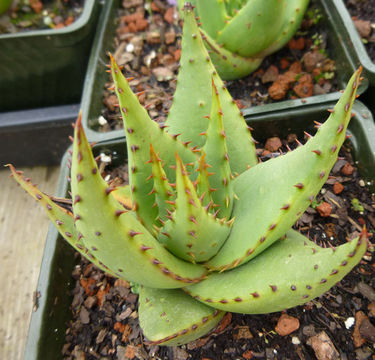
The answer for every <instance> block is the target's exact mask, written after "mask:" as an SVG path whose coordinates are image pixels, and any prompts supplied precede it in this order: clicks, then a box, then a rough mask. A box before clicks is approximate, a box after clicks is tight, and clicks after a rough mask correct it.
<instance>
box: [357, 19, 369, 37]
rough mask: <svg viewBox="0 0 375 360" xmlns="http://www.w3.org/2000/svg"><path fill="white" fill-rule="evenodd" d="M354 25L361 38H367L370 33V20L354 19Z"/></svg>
mask: <svg viewBox="0 0 375 360" xmlns="http://www.w3.org/2000/svg"><path fill="white" fill-rule="evenodd" d="M353 22H354V25H355V27H356V29H357V31H358V32H359V35H360V36H361V37H363V38H368V37H369V36H370V34H371V22H370V21H368V20H359V19H358V20H354V21H353Z"/></svg>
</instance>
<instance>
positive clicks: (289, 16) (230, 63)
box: [178, 0, 309, 80]
mask: <svg viewBox="0 0 375 360" xmlns="http://www.w3.org/2000/svg"><path fill="white" fill-rule="evenodd" d="M192 3H193V4H194V5H196V10H195V11H196V14H197V15H198V16H199V21H201V33H202V36H203V38H204V40H205V45H206V47H207V49H209V51H210V56H211V60H212V61H213V63H214V65H215V67H216V68H217V70H218V72H219V75H220V76H221V77H222V78H223V79H224V80H233V79H237V78H241V77H244V76H246V75H248V74H250V73H251V72H253V71H254V70H255V69H256V68H258V66H259V65H260V64H261V62H262V61H263V59H264V57H266V56H267V55H269V54H272V53H273V52H275V51H277V50H279V49H281V48H282V47H283V46H284V45H285V44H286V43H287V42H288V41H289V40H290V39H291V38H292V36H293V35H294V33H295V32H296V31H297V29H298V28H299V26H300V24H301V21H302V19H303V16H304V13H305V10H306V8H307V6H308V3H309V0H281V1H280V0H268V1H264V0H224V1H223V0H194V1H193V2H192ZM183 4H184V1H183V0H179V1H178V5H179V8H180V9H182V7H183Z"/></svg>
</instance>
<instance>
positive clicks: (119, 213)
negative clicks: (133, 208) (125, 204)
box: [115, 210, 126, 216]
mask: <svg viewBox="0 0 375 360" xmlns="http://www.w3.org/2000/svg"><path fill="white" fill-rule="evenodd" d="M125 213H126V210H116V211H115V215H116V216H120V215H122V214H125Z"/></svg>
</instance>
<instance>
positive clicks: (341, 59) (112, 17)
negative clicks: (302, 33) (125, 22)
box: [81, 0, 368, 141]
mask: <svg viewBox="0 0 375 360" xmlns="http://www.w3.org/2000/svg"><path fill="white" fill-rule="evenodd" d="M315 3H316V4H317V5H319V6H320V8H321V10H322V15H323V19H322V26H323V27H324V28H325V29H326V31H325V32H326V34H327V42H328V47H327V48H328V49H329V50H330V57H331V58H332V59H333V60H334V61H335V64H336V69H337V72H336V73H337V79H338V84H339V86H340V87H341V88H345V86H346V83H347V80H349V78H350V76H351V75H352V74H353V72H354V71H355V70H356V69H357V65H356V64H355V63H354V62H353V61H352V56H351V54H350V53H349V50H348V49H347V48H346V46H345V44H344V43H343V41H342V39H341V35H340V34H341V31H342V27H340V26H339V25H337V24H336V23H335V21H333V18H332V15H331V12H330V7H328V6H327V4H326V3H327V1H325V0H315ZM118 5H119V1H118V0H107V2H106V5H105V9H104V11H103V17H102V19H101V20H102V21H101V22H100V24H99V29H98V32H97V34H96V38H95V40H94V44H93V50H92V53H91V57H90V62H89V66H88V70H87V76H86V82H85V87H84V90H83V96H82V103H81V105H82V119H83V124H84V126H85V128H86V131H87V135H88V137H89V139H90V140H92V141H103V140H105V139H109V138H113V137H121V136H123V133H122V130H115V131H110V132H107V133H103V132H99V131H98V128H99V123H98V119H99V116H100V114H101V110H102V108H103V98H102V97H103V89H104V88H105V83H106V82H108V76H107V73H106V70H107V68H106V64H107V63H108V62H109V60H108V57H107V53H108V51H113V47H114V41H113V38H114V34H115V30H116V25H117V24H116V10H117V8H118ZM367 86H368V83H367V81H366V80H365V81H363V82H362V84H361V86H360V87H359V89H358V93H363V92H364V91H365V90H366V89H367ZM340 95H341V94H340V92H339V91H336V92H333V93H330V94H325V95H315V96H312V97H308V98H305V99H297V100H287V101H281V102H277V103H273V104H268V105H262V106H254V107H251V108H248V109H243V111H244V113H245V114H247V115H250V114H258V113H263V112H269V111H272V112H274V111H280V110H283V109H291V108H304V107H305V106H308V105H314V104H322V103H328V102H332V101H337V99H338V98H339V97H340Z"/></svg>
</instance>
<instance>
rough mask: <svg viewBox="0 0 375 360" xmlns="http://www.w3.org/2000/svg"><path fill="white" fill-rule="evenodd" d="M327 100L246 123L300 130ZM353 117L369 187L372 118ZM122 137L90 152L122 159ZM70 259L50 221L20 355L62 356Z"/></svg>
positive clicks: (258, 133) (365, 114)
mask: <svg viewBox="0 0 375 360" xmlns="http://www.w3.org/2000/svg"><path fill="white" fill-rule="evenodd" d="M329 106H333V104H328V106H327V104H326V105H322V104H316V105H311V106H309V107H308V108H306V109H305V110H304V112H303V113H302V112H301V111H298V110H297V109H291V110H290V109H289V110H280V111H279V112H274V113H273V114H267V113H264V114H262V115H259V116H249V117H247V121H248V124H249V125H251V126H252V127H254V128H255V130H254V132H253V134H254V136H255V138H257V139H258V140H265V139H266V138H268V137H270V136H274V135H276V134H277V135H286V134H288V133H290V132H293V133H296V134H297V135H303V130H307V131H308V130H311V129H313V126H314V121H324V120H325V119H326V118H327V117H328V112H327V111H326V110H327V108H328V107H329ZM353 113H354V117H353V118H352V120H351V122H350V126H349V132H350V133H351V135H352V138H351V141H352V144H353V155H354V158H355V159H356V160H357V161H358V169H359V171H360V173H361V176H362V178H363V179H364V180H365V181H366V182H368V184H369V185H370V188H371V189H372V191H374V188H375V186H374V185H375V144H374V143H373V142H372V141H371V139H373V138H374V136H375V124H374V122H373V118H372V116H371V113H370V112H369V111H368V109H367V108H366V107H365V106H364V105H363V104H361V103H359V102H356V103H355V105H354V107H353ZM125 145H126V144H125V139H115V140H109V141H104V142H101V143H98V144H96V145H95V146H94V148H93V149H94V153H95V155H98V154H99V153H101V152H111V153H112V159H113V161H112V164H113V165H114V166H116V165H120V164H123V163H124V161H125V160H126V146H125ZM67 158H68V154H66V155H65V157H64V161H63V163H62V168H61V176H60V182H59V186H58V190H57V194H56V195H57V196H65V195H66V194H67V191H68V182H67V180H66V179H67V176H68V169H67V166H66V165H67ZM75 264H76V259H75V257H74V251H73V248H71V247H70V246H69V245H68V244H66V243H65V242H64V241H63V240H62V239H61V238H59V236H58V233H57V230H56V229H55V228H54V227H53V226H52V225H51V226H50V229H49V233H48V236H47V242H46V247H45V251H44V256H43V262H42V266H41V273H40V276H39V281H38V286H37V291H39V292H40V295H41V296H40V298H39V304H38V309H37V310H36V311H35V312H34V313H33V314H32V317H31V323H30V328H29V336H28V341H27V345H26V352H25V360H36V359H40V360H42V359H56V360H58V359H62V358H63V356H62V354H61V349H62V346H63V344H64V338H65V329H66V327H65V326H66V323H67V322H68V321H69V319H70V318H71V315H70V305H71V301H72V298H73V297H72V295H70V294H69V291H70V290H72V288H73V286H74V284H73V279H72V277H71V273H72V270H73V267H74V265H75Z"/></svg>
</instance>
